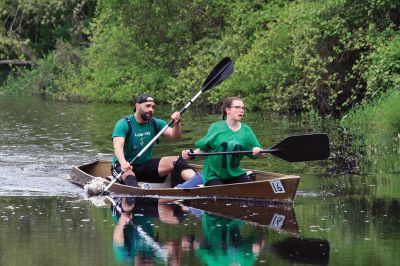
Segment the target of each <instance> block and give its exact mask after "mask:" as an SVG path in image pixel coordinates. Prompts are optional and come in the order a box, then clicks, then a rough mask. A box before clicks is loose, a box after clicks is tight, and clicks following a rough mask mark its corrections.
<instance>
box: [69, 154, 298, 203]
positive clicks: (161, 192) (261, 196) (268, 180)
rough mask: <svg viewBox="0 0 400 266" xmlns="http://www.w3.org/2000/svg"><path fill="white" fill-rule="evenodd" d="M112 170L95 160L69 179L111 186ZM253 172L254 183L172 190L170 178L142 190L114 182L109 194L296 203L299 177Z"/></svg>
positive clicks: (76, 182)
mask: <svg viewBox="0 0 400 266" xmlns="http://www.w3.org/2000/svg"><path fill="white" fill-rule="evenodd" d="M192 166H193V167H194V168H195V169H196V170H197V171H200V170H201V166H198V165H192ZM110 169H111V162H110V161H106V160H100V161H95V162H93V163H90V164H85V165H82V166H78V167H73V169H72V172H71V174H70V176H69V178H68V179H69V180H70V181H71V182H72V183H74V184H77V185H79V186H82V187H83V186H84V185H85V184H87V183H89V182H91V181H92V180H93V179H94V178H95V177H103V178H105V179H104V183H105V184H106V185H108V184H109V183H110V182H109V181H108V180H107V179H106V177H107V176H109V175H110V173H111V170H110ZM254 172H255V178H254V181H253V182H248V183H238V184H227V185H219V186H207V187H196V188H188V189H176V188H170V177H168V178H167V180H166V182H165V183H162V184H151V187H152V188H151V189H142V188H137V187H130V186H125V185H122V184H117V183H114V184H113V185H112V186H111V187H110V188H109V192H112V193H115V194H119V195H129V196H139V197H142V196H143V197H144V196H150V197H167V198H215V199H250V200H268V201H271V202H279V203H292V202H293V200H294V198H295V195H296V190H297V186H298V183H299V180H300V177H298V176H293V175H284V174H278V173H269V172H260V171H254ZM139 184H140V183H139Z"/></svg>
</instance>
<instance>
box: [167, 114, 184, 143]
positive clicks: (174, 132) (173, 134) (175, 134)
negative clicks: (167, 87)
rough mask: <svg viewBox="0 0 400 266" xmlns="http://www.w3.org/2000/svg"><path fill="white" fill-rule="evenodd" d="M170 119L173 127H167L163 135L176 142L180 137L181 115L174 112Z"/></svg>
mask: <svg viewBox="0 0 400 266" xmlns="http://www.w3.org/2000/svg"><path fill="white" fill-rule="evenodd" d="M171 119H172V120H174V127H168V128H167V129H166V130H165V131H164V133H163V135H164V137H166V138H169V139H171V140H178V139H180V138H181V136H182V127H181V122H180V119H181V115H180V113H179V112H175V113H173V114H172V115H171Z"/></svg>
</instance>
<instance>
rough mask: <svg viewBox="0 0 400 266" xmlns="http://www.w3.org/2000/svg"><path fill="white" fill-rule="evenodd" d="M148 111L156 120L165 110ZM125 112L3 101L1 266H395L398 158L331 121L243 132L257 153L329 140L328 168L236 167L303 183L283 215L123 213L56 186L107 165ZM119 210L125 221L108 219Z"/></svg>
mask: <svg viewBox="0 0 400 266" xmlns="http://www.w3.org/2000/svg"><path fill="white" fill-rule="evenodd" d="M157 108H158V109H157V111H156V112H157V115H158V117H161V118H165V119H167V118H168V117H169V114H170V113H171V112H172V111H173V110H171V109H170V108H169V107H167V106H159V107H157ZM131 109H132V108H131V107H130V106H128V105H105V104H71V103H58V102H51V101H44V100H43V99H41V98H37V97H5V96H0V265H134V263H135V261H136V264H137V265H143V264H145V263H148V264H156V265H166V264H168V265H173V264H175V265H292V264H295V265H308V264H331V265H366V264H370V265H397V264H398V261H399V259H400V253H399V252H398V250H399V248H400V201H399V199H400V181H399V180H400V165H399V162H400V161H399V159H400V158H399V154H398V150H399V147H386V148H385V149H382V150H384V152H381V150H380V148H376V147H368V145H366V144H363V141H362V139H359V138H355V137H353V136H350V135H348V134H345V133H344V131H343V130H342V129H341V128H340V127H339V126H338V123H337V121H335V120H333V119H325V120H318V119H313V118H312V117H309V118H308V117H303V118H298V117H276V116H272V115H269V114H263V115H261V114H254V113H253V114H247V115H246V117H245V120H244V121H245V122H246V123H248V124H249V125H250V126H251V127H252V128H253V129H254V131H255V133H256V135H257V136H258V138H259V139H260V141H261V143H262V144H263V145H264V146H265V147H270V146H272V145H274V144H276V143H278V142H279V141H281V140H282V139H284V138H285V137H287V136H290V135H294V134H304V133H310V132H325V133H327V134H328V135H329V136H330V139H331V148H332V152H331V157H330V158H329V160H326V161H318V162H307V163H288V162H285V161H283V160H280V159H277V158H274V157H273V156H267V157H266V158H264V159H262V160H250V159H245V160H243V162H242V165H243V166H245V167H251V168H256V169H259V170H268V171H273V172H281V173H288V174H296V175H300V176H301V178H302V179H301V181H300V185H299V190H298V194H297V197H296V200H295V203H294V205H293V207H292V208H290V207H285V208H283V207H281V208H278V207H276V206H268V205H263V206H258V205H254V204H250V203H246V202H241V203H239V204H237V203H233V202H218V203H215V202H194V201H193V202H187V201H182V202H174V203H165V202H161V201H159V200H150V201H142V200H139V199H137V200H136V201H135V205H134V206H135V207H134V209H133V210H130V209H129V207H130V206H131V205H130V204H127V205H126V204H125V203H129V202H130V200H126V199H114V198H92V199H87V197H86V195H85V194H84V193H83V191H82V189H80V188H78V187H76V186H74V185H72V184H70V183H68V182H67V181H66V180H65V179H64V177H65V176H66V175H67V174H68V173H69V171H70V169H71V166H72V165H80V164H83V163H87V162H91V161H93V160H96V159H111V158H112V144H111V138H110V135H111V131H112V129H113V126H114V123H115V122H116V121H117V120H118V119H119V118H121V117H122V116H124V115H126V114H128V113H130V112H131ZM216 119H218V117H217V116H216V115H210V114H207V113H205V112H204V111H202V110H201V109H196V107H194V106H192V107H191V109H189V110H188V112H187V113H185V114H184V117H183V129H184V134H185V135H184V137H183V139H182V140H180V141H179V142H176V143H173V142H170V141H168V140H161V143H160V144H157V145H156V155H176V154H179V153H180V151H181V150H182V149H184V148H188V147H193V143H194V142H195V141H196V140H197V139H198V138H199V137H201V136H202V135H203V134H205V132H206V130H207V128H208V125H209V124H210V123H211V122H213V121H215V120H216ZM355 143H361V144H360V145H358V146H355V145H354V144H355ZM196 162H197V163H201V161H196ZM119 200H121V201H122V204H123V205H122V208H123V210H124V212H123V213H122V214H121V213H119V212H118V211H115V210H114V215H113V212H112V210H111V209H112V208H111V206H113V204H112V203H113V202H115V201H116V202H117V204H116V205H117V206H120V205H119V204H118V202H119ZM114 209H115V208H114ZM216 210H217V211H216ZM130 217H131V218H132V219H131V218H130ZM128 221H130V222H128Z"/></svg>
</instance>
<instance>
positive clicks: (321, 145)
mask: <svg viewBox="0 0 400 266" xmlns="http://www.w3.org/2000/svg"><path fill="white" fill-rule="evenodd" d="M261 152H262V153H271V154H272V155H274V156H276V157H278V158H281V159H283V160H286V161H288V162H304V161H313V160H324V159H327V158H328V157H329V153H330V149H329V138H328V136H327V135H326V134H309V135H297V136H291V137H288V138H286V139H284V140H282V141H281V142H279V143H278V144H276V145H275V146H273V147H272V148H270V149H267V150H262V151H261ZM235 154H242V155H250V154H253V152H252V151H227V152H203V153H188V155H189V157H192V158H193V157H196V156H210V155H235Z"/></svg>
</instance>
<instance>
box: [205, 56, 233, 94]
mask: <svg viewBox="0 0 400 266" xmlns="http://www.w3.org/2000/svg"><path fill="white" fill-rule="evenodd" d="M232 72H233V62H232V60H231V59H230V58H229V57H225V58H224V59H222V60H221V62H219V63H218V65H216V66H215V67H214V69H213V70H212V71H211V73H210V75H208V77H207V79H206V81H204V84H203V87H202V88H201V91H202V92H205V91H208V90H209V89H211V88H213V87H215V86H218V85H219V84H220V83H221V82H222V81H224V80H226V79H227V78H228V77H229V76H230V75H231V74H232Z"/></svg>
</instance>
